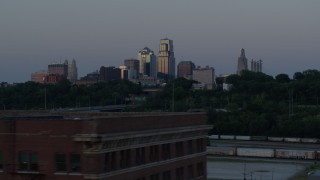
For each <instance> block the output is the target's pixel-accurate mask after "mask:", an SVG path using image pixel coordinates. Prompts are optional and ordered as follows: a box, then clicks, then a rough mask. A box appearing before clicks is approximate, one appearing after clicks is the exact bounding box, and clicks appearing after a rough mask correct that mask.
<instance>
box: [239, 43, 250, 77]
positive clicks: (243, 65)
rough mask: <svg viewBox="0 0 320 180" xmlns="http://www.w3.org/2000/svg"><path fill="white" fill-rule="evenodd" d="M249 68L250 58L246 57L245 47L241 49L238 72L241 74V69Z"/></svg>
mask: <svg viewBox="0 0 320 180" xmlns="http://www.w3.org/2000/svg"><path fill="white" fill-rule="evenodd" d="M243 70H248V59H247V58H246V55H245V52H244V49H243V48H242V49H241V55H240V57H239V58H238V68H237V74H239V75H240V73H241V71H243Z"/></svg>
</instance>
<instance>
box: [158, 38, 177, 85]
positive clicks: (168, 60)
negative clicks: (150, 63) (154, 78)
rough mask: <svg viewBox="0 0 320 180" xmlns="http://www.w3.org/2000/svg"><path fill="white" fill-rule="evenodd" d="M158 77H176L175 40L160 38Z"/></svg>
mask: <svg viewBox="0 0 320 180" xmlns="http://www.w3.org/2000/svg"><path fill="white" fill-rule="evenodd" d="M157 64H158V66H157V68H158V78H159V79H164V80H166V81H168V80H172V79H174V78H175V64H176V63H175V58H174V52H173V41H172V40H170V39H161V40H160V50H159V56H158V63H157Z"/></svg>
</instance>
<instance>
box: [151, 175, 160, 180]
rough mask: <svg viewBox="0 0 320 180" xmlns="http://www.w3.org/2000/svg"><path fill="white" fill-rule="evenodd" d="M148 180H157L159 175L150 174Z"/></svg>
mask: <svg viewBox="0 0 320 180" xmlns="http://www.w3.org/2000/svg"><path fill="white" fill-rule="evenodd" d="M150 180H159V174H152V175H151V176H150Z"/></svg>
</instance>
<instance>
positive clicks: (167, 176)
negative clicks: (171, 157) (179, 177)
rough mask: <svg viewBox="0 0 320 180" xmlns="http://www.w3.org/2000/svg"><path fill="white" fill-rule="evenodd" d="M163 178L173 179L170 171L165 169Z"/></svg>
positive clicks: (163, 179) (165, 179) (166, 179)
mask: <svg viewBox="0 0 320 180" xmlns="http://www.w3.org/2000/svg"><path fill="white" fill-rule="evenodd" d="M162 180H171V173H170V171H165V172H163V173H162Z"/></svg>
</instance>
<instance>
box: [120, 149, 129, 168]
mask: <svg viewBox="0 0 320 180" xmlns="http://www.w3.org/2000/svg"><path fill="white" fill-rule="evenodd" d="M120 167H121V168H127V167H130V149H127V150H122V151H120Z"/></svg>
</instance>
